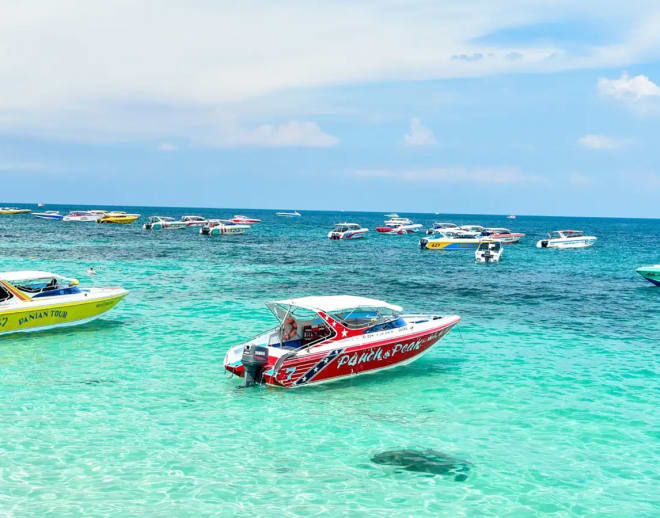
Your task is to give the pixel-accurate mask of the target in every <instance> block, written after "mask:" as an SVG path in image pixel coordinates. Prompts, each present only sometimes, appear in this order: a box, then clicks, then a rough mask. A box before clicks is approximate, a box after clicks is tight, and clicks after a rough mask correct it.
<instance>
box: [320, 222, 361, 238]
mask: <svg viewBox="0 0 660 518" xmlns="http://www.w3.org/2000/svg"><path fill="white" fill-rule="evenodd" d="M367 232H369V229H368V228H362V227H361V226H360V225H358V224H357V223H336V224H335V228H333V229H332V230H331V231H330V232H329V233H328V238H329V239H333V240H335V239H361V238H364V237H366V234H367Z"/></svg>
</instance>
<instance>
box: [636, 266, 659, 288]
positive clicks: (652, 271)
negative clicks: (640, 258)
mask: <svg viewBox="0 0 660 518" xmlns="http://www.w3.org/2000/svg"><path fill="white" fill-rule="evenodd" d="M635 271H636V272H637V273H638V274H639V275H641V276H642V277H644V278H645V279H646V280H647V281H649V282H650V283H651V284H655V285H656V286H660V264H652V265H649V266H640V267H639V268H637V269H636V270H635Z"/></svg>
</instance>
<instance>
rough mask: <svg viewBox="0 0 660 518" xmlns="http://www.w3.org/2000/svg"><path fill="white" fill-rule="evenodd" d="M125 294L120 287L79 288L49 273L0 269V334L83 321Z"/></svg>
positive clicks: (70, 324) (72, 282) (71, 280)
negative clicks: (0, 270)
mask: <svg viewBox="0 0 660 518" xmlns="http://www.w3.org/2000/svg"><path fill="white" fill-rule="evenodd" d="M126 295H128V291H126V290H125V289H123V288H80V287H79V286H78V281H77V280H76V279H67V278H66V277H62V276H60V275H57V274H54V273H50V272H40V271H20V272H0V335H3V334H7V333H18V332H25V331H40V330H44V329H51V328H55V327H64V326H72V325H77V324H83V323H85V322H89V321H90V320H94V319H95V318H97V317H99V316H100V315H102V314H103V313H105V312H106V311H108V310H110V309H112V308H113V307H114V306H115V305H116V304H117V303H118V302H119V301H120V300H121V299H123V298H124V297H125V296H126Z"/></svg>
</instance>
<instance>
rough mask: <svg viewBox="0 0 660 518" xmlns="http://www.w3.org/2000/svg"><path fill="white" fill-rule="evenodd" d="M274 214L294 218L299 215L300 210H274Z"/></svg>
mask: <svg viewBox="0 0 660 518" xmlns="http://www.w3.org/2000/svg"><path fill="white" fill-rule="evenodd" d="M275 215H276V216H282V217H285V218H295V217H298V216H300V212H298V211H297V210H294V211H293V212H276V213H275Z"/></svg>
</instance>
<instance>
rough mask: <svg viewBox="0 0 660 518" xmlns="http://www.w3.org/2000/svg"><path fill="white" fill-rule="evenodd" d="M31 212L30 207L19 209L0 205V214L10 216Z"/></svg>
mask: <svg viewBox="0 0 660 518" xmlns="http://www.w3.org/2000/svg"><path fill="white" fill-rule="evenodd" d="M30 212H32V211H31V210H30V209H19V208H18V207H1V208H0V214H4V215H7V216H11V215H14V214H28V213H30Z"/></svg>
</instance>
